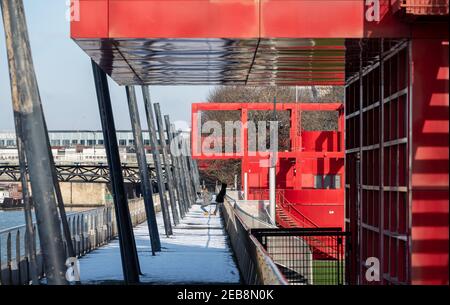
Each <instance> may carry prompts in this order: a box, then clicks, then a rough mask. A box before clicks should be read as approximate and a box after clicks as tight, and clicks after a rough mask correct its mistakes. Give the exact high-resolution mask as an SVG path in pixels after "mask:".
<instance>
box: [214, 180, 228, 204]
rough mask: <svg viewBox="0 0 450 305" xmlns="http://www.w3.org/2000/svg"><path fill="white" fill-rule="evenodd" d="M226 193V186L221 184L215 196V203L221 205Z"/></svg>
mask: <svg viewBox="0 0 450 305" xmlns="http://www.w3.org/2000/svg"><path fill="white" fill-rule="evenodd" d="M226 193H227V184H226V183H222V188H221V189H220V192H219V194H217V196H216V202H217V203H223V202H224V200H225V194H226Z"/></svg>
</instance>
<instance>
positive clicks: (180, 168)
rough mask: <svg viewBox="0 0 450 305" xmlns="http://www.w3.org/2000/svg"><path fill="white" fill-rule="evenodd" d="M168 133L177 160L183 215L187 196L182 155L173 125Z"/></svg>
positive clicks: (187, 202) (187, 207) (187, 204)
mask: <svg viewBox="0 0 450 305" xmlns="http://www.w3.org/2000/svg"><path fill="white" fill-rule="evenodd" d="M170 132H171V140H170V141H171V145H172V146H173V148H172V149H173V150H174V154H175V155H176V159H177V167H178V172H179V181H180V187H181V194H182V198H183V201H182V202H181V206H182V208H183V210H184V212H185V213H187V212H188V211H189V194H188V193H187V188H186V184H185V180H184V176H185V175H184V170H183V165H182V160H181V158H182V154H181V152H180V147H179V143H178V138H177V135H176V133H175V126H174V125H173V124H170Z"/></svg>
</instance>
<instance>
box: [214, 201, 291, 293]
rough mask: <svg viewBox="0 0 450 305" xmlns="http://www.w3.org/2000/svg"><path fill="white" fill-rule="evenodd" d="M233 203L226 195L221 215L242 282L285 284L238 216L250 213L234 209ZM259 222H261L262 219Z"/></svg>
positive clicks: (274, 265) (281, 275)
mask: <svg viewBox="0 0 450 305" xmlns="http://www.w3.org/2000/svg"><path fill="white" fill-rule="evenodd" d="M235 203H236V202H235V201H234V199H232V198H230V197H226V200H225V202H224V205H223V209H222V215H223V218H224V224H225V229H226V230H227V233H228V236H229V237H230V242H231V246H232V248H233V252H234V255H235V256H236V260H237V263H238V267H239V271H240V273H241V277H242V279H243V281H244V283H245V284H248V285H254V284H264V285H287V284H288V282H287V280H286V278H285V277H284V276H283V274H282V273H281V272H280V270H278V268H277V266H276V264H275V263H274V261H273V260H272V259H271V258H270V256H269V255H268V253H267V252H266V251H265V249H264V248H263V247H262V246H261V244H260V243H259V242H258V241H257V240H256V238H255V237H254V236H252V235H251V234H250V228H249V227H247V225H246V221H244V220H243V219H242V218H241V216H240V215H247V216H249V217H250V216H251V215H250V214H248V213H246V212H245V211H243V210H239V209H236V207H237V205H236V204H235ZM255 221H257V222H258V221H260V220H255ZM260 222H261V224H263V222H262V221H260Z"/></svg>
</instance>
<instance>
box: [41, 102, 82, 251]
mask: <svg viewBox="0 0 450 305" xmlns="http://www.w3.org/2000/svg"><path fill="white" fill-rule="evenodd" d="M41 110H42V106H41ZM42 120H43V121H44V128H45V137H46V141H47V148H48V152H49V156H50V164H51V171H52V179H53V185H54V188H55V196H56V201H57V202H58V210H59V217H60V218H61V227H62V230H63V233H64V238H65V240H66V249H67V255H68V256H69V257H75V256H76V255H75V250H74V248H73V243H72V237H71V234H70V228H69V223H68V222H67V214H66V208H65V207H64V201H63V197H62V193H61V188H60V186H59V181H58V175H57V174H56V166H55V159H54V158H53V153H52V147H51V145H50V139H49V136H48V129H47V123H46V121H45V117H44V112H42Z"/></svg>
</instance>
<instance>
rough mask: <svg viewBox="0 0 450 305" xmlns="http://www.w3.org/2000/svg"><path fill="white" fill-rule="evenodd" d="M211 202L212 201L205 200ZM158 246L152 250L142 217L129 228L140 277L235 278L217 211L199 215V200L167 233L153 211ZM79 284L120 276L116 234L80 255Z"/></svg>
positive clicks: (161, 280)
mask: <svg viewBox="0 0 450 305" xmlns="http://www.w3.org/2000/svg"><path fill="white" fill-rule="evenodd" d="M210 207H211V206H210ZM157 222H158V227H159V234H160V237H161V247H162V251H161V252H157V253H156V255H155V256H152V253H151V247H150V238H149V234H148V228H147V223H146V222H145V223H142V224H140V225H139V226H137V227H136V228H135V229H134V234H135V238H136V246H137V249H138V255H139V262H140V266H141V271H142V273H144V275H143V276H141V278H140V279H141V282H144V283H155V284H208V283H210V284H213V283H214V284H219V283H227V284H232V283H236V284H237V283H239V271H238V269H237V267H236V264H235V262H234V259H233V256H232V252H231V249H230V247H229V245H228V242H227V237H226V234H225V230H224V228H223V225H222V221H221V218H220V216H213V215H210V216H204V215H203V211H202V210H201V209H200V206H199V205H194V206H192V208H191V210H190V211H189V213H188V214H187V215H186V217H185V218H184V219H183V220H181V222H180V224H179V225H177V226H176V227H175V226H173V233H174V234H173V235H172V236H170V237H166V235H165V232H164V225H163V219H162V214H161V213H158V214H157ZM80 275H81V282H82V283H83V284H94V283H96V282H105V281H117V280H122V279H123V276H122V266H121V259H120V250H119V242H118V240H117V239H116V240H114V241H112V242H111V243H109V244H108V245H106V246H104V247H102V248H99V249H97V250H94V251H93V252H91V253H89V254H87V255H86V256H84V257H83V258H81V259H80Z"/></svg>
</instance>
